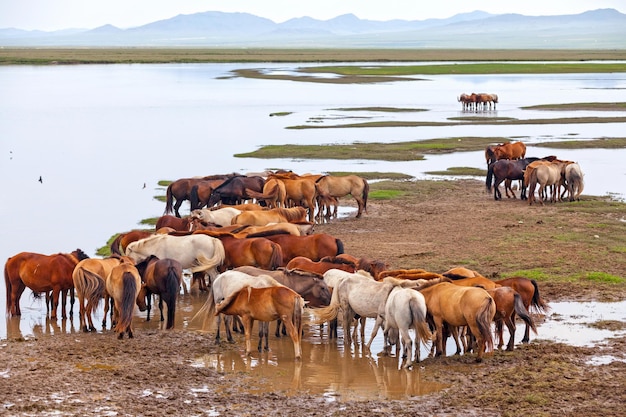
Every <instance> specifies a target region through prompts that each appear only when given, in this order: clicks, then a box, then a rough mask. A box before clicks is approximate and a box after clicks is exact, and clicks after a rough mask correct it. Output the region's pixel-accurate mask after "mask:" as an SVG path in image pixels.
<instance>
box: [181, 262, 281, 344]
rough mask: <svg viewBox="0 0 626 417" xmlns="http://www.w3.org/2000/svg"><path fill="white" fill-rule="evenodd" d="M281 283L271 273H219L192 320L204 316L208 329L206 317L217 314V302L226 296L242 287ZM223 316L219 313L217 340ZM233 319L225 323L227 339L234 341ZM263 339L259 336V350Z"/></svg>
mask: <svg viewBox="0 0 626 417" xmlns="http://www.w3.org/2000/svg"><path fill="white" fill-rule="evenodd" d="M280 285H282V284H281V283H279V282H278V281H276V280H275V279H274V278H272V277H270V276H269V275H264V274H261V275H250V274H247V273H245V272H241V271H234V270H230V271H224V272H222V273H221V274H219V275H218V276H217V277H216V278H215V280H213V283H212V284H211V289H210V290H209V296H208V297H207V299H206V301H205V303H204V305H203V306H202V308H201V309H200V310H198V312H197V313H196V314H195V315H194V317H193V318H192V319H191V321H194V320H195V319H196V318H197V317H204V322H203V325H202V328H203V329H206V324H207V321H206V319H208V318H210V317H212V316H214V315H215V306H216V305H217V304H220V303H222V302H223V301H224V300H225V299H226V298H230V297H232V296H233V295H234V294H236V293H237V292H238V291H241V290H242V289H244V288H246V287H253V288H265V287H278V286H280ZM222 316H223V314H218V315H217V332H216V335H215V341H216V342H219V341H220V339H221V337H220V323H221V321H222V320H221V317H222ZM231 321H232V320H231V319H230V318H229V319H226V318H224V323H225V327H226V339H227V340H228V341H229V342H231V343H232V342H234V341H235V340H234V339H233V335H232V332H231ZM264 327H267V326H264ZM266 333H267V334H269V331H267V332H266V331H265V330H263V336H265V335H266ZM262 340H263V338H262V337H261V338H259V346H258V349H259V351H261V343H262ZM266 346H267V339H266Z"/></svg>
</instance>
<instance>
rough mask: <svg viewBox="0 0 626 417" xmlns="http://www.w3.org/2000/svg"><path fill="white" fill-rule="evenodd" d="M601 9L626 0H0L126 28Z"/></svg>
mask: <svg viewBox="0 0 626 417" xmlns="http://www.w3.org/2000/svg"><path fill="white" fill-rule="evenodd" d="M601 8H613V9H617V10H618V11H620V12H621V13H624V14H626V0H525V1H521V0H517V1H506V0H435V1H428V0H425V1H424V0H384V1H372V0H315V1H306V2H305V1H298V0H221V1H210V0H0V28H9V27H13V28H18V29H26V30H34V29H38V30H46V31H48V30H58V29H68V28H88V29H93V28H96V27H98V26H102V25H105V24H112V25H114V26H117V27H119V28H124V29H125V28H129V27H134V26H141V25H144V24H146V23H150V22H154V21H156V20H162V19H168V18H170V17H174V16H176V15H178V14H191V13H198V12H206V11H223V12H246V13H251V14H254V15H257V16H260V17H265V18H267V19H270V20H273V21H274V22H276V23H280V22H284V21H285V20H289V19H291V18H294V17H302V16H310V17H313V18H316V19H320V20H326V19H332V18H333V17H337V16H339V15H342V14H346V13H353V14H355V15H356V16H358V17H359V18H361V19H371V20H391V19H406V20H423V19H427V18H446V17H450V16H453V15H455V14H458V13H466V12H471V11H474V10H482V11H485V12H488V13H493V14H501V13H519V14H524V15H532V16H539V15H558V14H577V13H582V12H585V11H587V10H595V9H601Z"/></svg>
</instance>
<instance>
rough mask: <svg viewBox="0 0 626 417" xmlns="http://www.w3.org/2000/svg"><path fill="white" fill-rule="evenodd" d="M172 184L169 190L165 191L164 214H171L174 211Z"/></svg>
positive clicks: (168, 187)
mask: <svg viewBox="0 0 626 417" xmlns="http://www.w3.org/2000/svg"><path fill="white" fill-rule="evenodd" d="M172 184H173V183H172ZM172 184H170V185H168V186H167V190H166V191H165V213H164V214H170V213H172V212H174V207H173V201H172V200H173V199H174V197H173V196H172Z"/></svg>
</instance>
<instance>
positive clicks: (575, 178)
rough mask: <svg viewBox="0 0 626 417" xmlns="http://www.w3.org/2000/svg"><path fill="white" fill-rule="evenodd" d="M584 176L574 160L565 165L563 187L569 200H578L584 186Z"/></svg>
mask: <svg viewBox="0 0 626 417" xmlns="http://www.w3.org/2000/svg"><path fill="white" fill-rule="evenodd" d="M584 176H585V174H583V171H582V170H581V169H580V165H578V164H577V163H575V162H574V163H572V164H568V165H566V166H565V187H566V191H567V193H568V198H569V201H574V200H578V201H580V195H581V194H582V192H583V189H584V188H585V181H584V178H583V177H584ZM566 191H563V194H561V199H563V197H564V196H565V192H566Z"/></svg>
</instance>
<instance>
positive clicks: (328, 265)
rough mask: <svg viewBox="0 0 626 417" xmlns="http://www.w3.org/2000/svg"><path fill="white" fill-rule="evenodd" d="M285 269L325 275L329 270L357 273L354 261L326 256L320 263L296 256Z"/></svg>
mask: <svg viewBox="0 0 626 417" xmlns="http://www.w3.org/2000/svg"><path fill="white" fill-rule="evenodd" d="M285 269H287V270H291V269H301V270H303V271H310V272H315V273H318V274H320V275H324V273H325V272H326V271H328V270H329V269H341V270H342V271H346V272H356V265H355V264H354V262H352V261H348V260H346V259H343V258H337V257H336V256H325V257H323V258H322V259H320V260H319V261H312V260H310V259H309V258H307V257H305V256H296V257H295V258H293V259H292V260H290V261H289V262H288V263H287V266H285Z"/></svg>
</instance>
